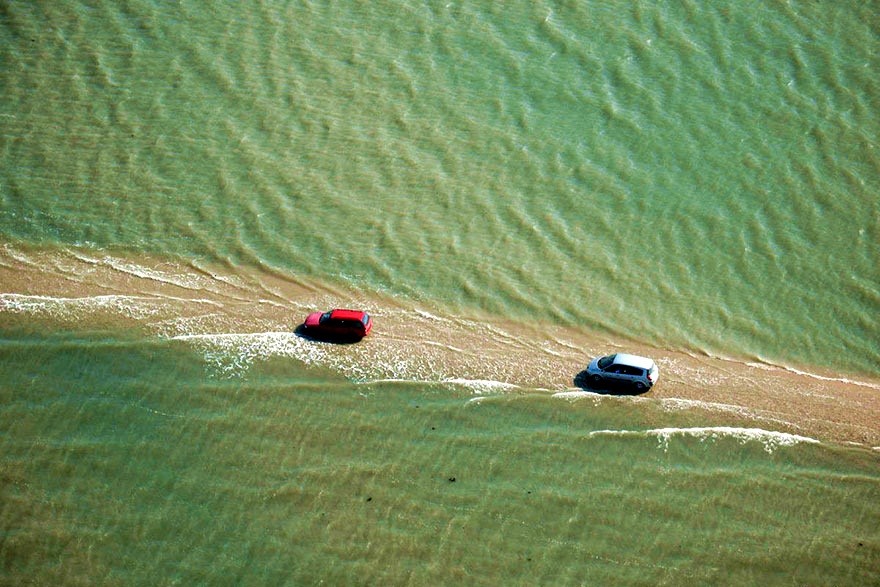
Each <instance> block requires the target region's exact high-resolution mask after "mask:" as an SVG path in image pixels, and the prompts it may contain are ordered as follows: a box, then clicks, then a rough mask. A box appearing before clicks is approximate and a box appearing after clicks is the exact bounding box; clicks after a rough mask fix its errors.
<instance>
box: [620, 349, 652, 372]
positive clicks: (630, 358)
mask: <svg viewBox="0 0 880 587" xmlns="http://www.w3.org/2000/svg"><path fill="white" fill-rule="evenodd" d="M614 363H615V364H616V365H629V366H631V367H638V368H640V369H650V368H651V367H653V366H654V361H652V360H651V359H649V358H647V357H640V356H638V355H630V354H627V353H617V354H616V355H614Z"/></svg>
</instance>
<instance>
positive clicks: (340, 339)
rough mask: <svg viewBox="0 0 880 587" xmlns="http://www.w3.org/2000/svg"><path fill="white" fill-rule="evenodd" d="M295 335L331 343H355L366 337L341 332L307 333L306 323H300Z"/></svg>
mask: <svg viewBox="0 0 880 587" xmlns="http://www.w3.org/2000/svg"><path fill="white" fill-rule="evenodd" d="M293 333H294V334H295V335H297V336H298V337H300V338H303V339H305V340H313V341H315V342H328V343H330V344H340V345H343V344H354V343H356V342H360V341H361V340H363V338H364V337H362V336H353V335H340V334H336V335H333V334H321V335H316V334H311V333H306V327H305V324H300V325H299V326H297V327H296V329H295V330H294V331H293Z"/></svg>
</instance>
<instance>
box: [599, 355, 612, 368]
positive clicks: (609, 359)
mask: <svg viewBox="0 0 880 587" xmlns="http://www.w3.org/2000/svg"><path fill="white" fill-rule="evenodd" d="M616 356H617V355H608V356H607V357H602V358H601V359H599V363H598V364H599V368H600V369H607V368H608V365H610V364H611V363H613V362H614V357H616Z"/></svg>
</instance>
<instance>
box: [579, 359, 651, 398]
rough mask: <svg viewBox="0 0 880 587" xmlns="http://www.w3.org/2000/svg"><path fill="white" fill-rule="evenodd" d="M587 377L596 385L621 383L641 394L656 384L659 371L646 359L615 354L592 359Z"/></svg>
mask: <svg viewBox="0 0 880 587" xmlns="http://www.w3.org/2000/svg"><path fill="white" fill-rule="evenodd" d="M587 377H588V378H589V380H590V382H591V383H593V384H596V385H598V384H601V383H623V384H626V385H632V386H634V387H635V388H636V390H637V391H639V392H643V391H646V390H648V389H650V388H651V387H652V386H653V385H654V384H655V383H657V379H658V378H659V377H660V370H659V369H657V365H655V364H654V361H652V360H651V359H648V358H646V357H639V356H636V355H629V354H626V353H616V354H614V355H608V356H607V357H599V358H596V359H593V360H592V361H591V362H590V365H589V366H588V367H587Z"/></svg>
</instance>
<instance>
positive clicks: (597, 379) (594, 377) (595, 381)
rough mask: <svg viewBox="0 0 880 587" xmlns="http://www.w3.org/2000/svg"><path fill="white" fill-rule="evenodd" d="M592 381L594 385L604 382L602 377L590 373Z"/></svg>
mask: <svg viewBox="0 0 880 587" xmlns="http://www.w3.org/2000/svg"><path fill="white" fill-rule="evenodd" d="M590 383H592V384H593V385H599V384H600V383H602V378H601V377H599V376H598V375H590Z"/></svg>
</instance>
